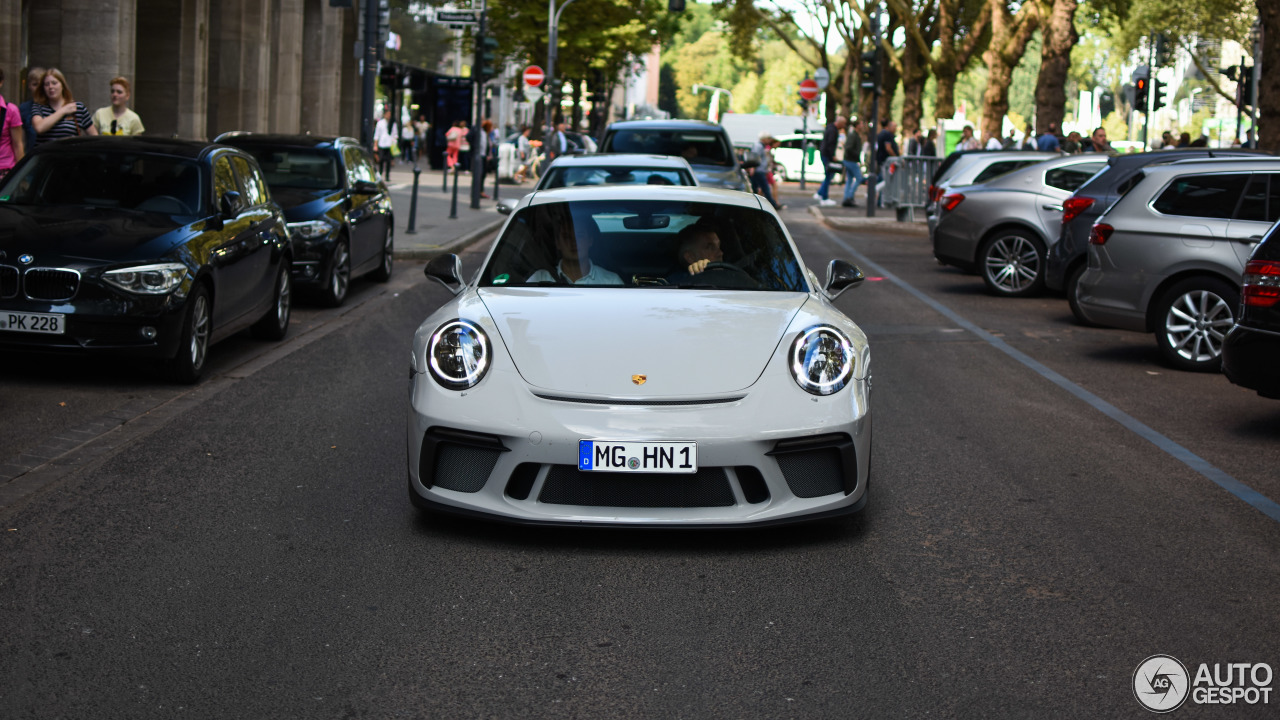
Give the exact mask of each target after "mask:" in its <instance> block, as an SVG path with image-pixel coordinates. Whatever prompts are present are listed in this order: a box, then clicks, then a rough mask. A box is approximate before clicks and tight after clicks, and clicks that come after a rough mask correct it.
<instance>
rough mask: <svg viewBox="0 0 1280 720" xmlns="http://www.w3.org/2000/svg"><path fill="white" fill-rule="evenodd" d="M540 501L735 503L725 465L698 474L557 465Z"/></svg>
mask: <svg viewBox="0 0 1280 720" xmlns="http://www.w3.org/2000/svg"><path fill="white" fill-rule="evenodd" d="M538 501H539V502H544V503H551V504H555V505H591V506H597V507H642V508H697V507H731V506H732V505H733V504H734V500H733V490H732V489H731V488H730V487H729V477H728V475H726V474H725V471H724V469H723V468H718V467H715V468H702V469H701V470H699V471H698V472H696V473H694V474H691V475H690V474H684V475H680V474H665V473H608V472H580V471H579V470H578V468H577V467H575V466H573V465H553V466H552V467H551V470H550V471H549V472H548V473H547V479H546V481H545V482H544V483H543V484H542V492H541V493H539V494H538Z"/></svg>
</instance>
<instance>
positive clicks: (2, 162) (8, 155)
mask: <svg viewBox="0 0 1280 720" xmlns="http://www.w3.org/2000/svg"><path fill="white" fill-rule="evenodd" d="M3 89H4V70H3V69H0V90H3ZM25 136H26V131H25V130H23V129H22V114H21V113H19V112H18V106H17V105H14V104H13V103H11V102H9V101H8V100H5V99H4V96H3V95H0V180H3V179H4V176H5V175H8V174H9V171H10V170H12V169H13V166H14V165H16V164H17V163H18V161H19V160H21V159H22V155H23V147H24V143H25V142H26V139H25Z"/></svg>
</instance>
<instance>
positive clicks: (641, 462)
mask: <svg viewBox="0 0 1280 720" xmlns="http://www.w3.org/2000/svg"><path fill="white" fill-rule="evenodd" d="M578 469H579V470H581V471H583V472H633V473H696V472H698V443H696V442H633V441H625V440H623V441H616V440H579V441H578Z"/></svg>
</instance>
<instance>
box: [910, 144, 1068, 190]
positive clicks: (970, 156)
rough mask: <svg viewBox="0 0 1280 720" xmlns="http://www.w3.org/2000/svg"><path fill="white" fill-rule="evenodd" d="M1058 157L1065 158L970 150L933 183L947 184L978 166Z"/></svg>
mask: <svg viewBox="0 0 1280 720" xmlns="http://www.w3.org/2000/svg"><path fill="white" fill-rule="evenodd" d="M1058 157H1064V156H1063V155H1061V154H1059V153H1050V152H1032V151H1030V150H970V151H966V152H965V154H964V155H963V156H961V157H959V158H956V160H955V161H954V162H953V163H952V164H951V165H950V166H949V167H947V168H946V169H945V170H944V171H942V172H941V173H939V175H938V176H937V178H935V179H934V180H933V183H934V184H935V185H936V184H938V183H942V182H947V181H949V180H950V179H951V178H953V177H955V176H956V175H959V174H960V173H961V172H962V171H964V170H968V169H970V168H973V167H976V166H978V165H994V164H995V163H997V162H1000V161H1002V160H1034V161H1036V162H1039V161H1041V160H1050V159H1053V158H1058ZM1067 157H1070V156H1067Z"/></svg>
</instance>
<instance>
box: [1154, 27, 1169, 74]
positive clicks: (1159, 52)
mask: <svg viewBox="0 0 1280 720" xmlns="http://www.w3.org/2000/svg"><path fill="white" fill-rule="evenodd" d="M1172 45H1173V43H1171V42H1169V38H1168V37H1166V36H1165V34H1164V33H1160V34H1159V35H1156V56H1155V65H1156V67H1167V66H1168V65H1169V64H1170V62H1171V61H1172V60H1173V48H1172V47H1171V46H1172Z"/></svg>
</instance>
